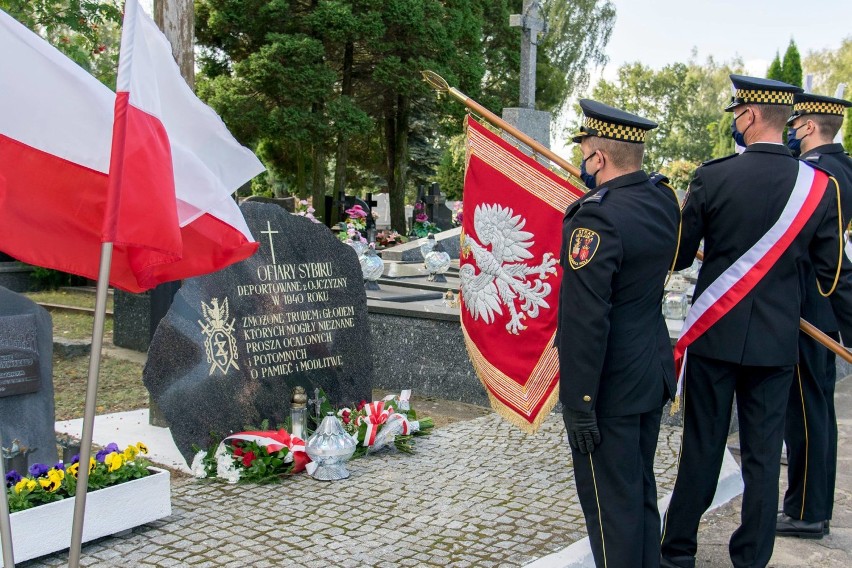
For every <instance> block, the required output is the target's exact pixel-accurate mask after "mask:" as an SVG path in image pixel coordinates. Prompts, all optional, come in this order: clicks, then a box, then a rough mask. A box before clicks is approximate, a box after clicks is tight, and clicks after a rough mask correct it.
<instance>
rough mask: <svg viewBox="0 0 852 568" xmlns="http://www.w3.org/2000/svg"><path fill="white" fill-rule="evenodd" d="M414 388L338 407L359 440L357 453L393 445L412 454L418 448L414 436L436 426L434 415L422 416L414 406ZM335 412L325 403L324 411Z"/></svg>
mask: <svg viewBox="0 0 852 568" xmlns="http://www.w3.org/2000/svg"><path fill="white" fill-rule="evenodd" d="M410 398H411V391H410V390H404V391H402V392H401V393H400V394H399V395H388V396H386V397H385V398H384V399H383V400H377V401H373V402H367V401H366V400H362V401H361V402H359V403H358V404H357V405H355V407H354V408H349V407H344V408H340V409H338V410H337V416H338V417H339V418H340V420H341V422H343V429H344V430H346V432H347V433H348V434H349V435H350V436H352V437H353V438H354V439H355V440H356V441H357V442H358V447H357V448H356V450H355V455H354V456H353V457H360V456H363V455H364V454H367V453H372V452H376V451H378V450H380V449H382V448H385V447H389V446H391V445H393V447H395V448H396V449H397V450H399V451H401V452H404V453H407V454H410V453H413V450H414V438H415V437H416V436H427V435H429V434H431V433H432V428H433V427H434V426H435V423H434V421H433V420H432V419H431V418H420V419H419V420H418V417H417V413H416V412H415V411H414V409H413V408H411V405H410V402H409V399H410ZM329 411H331V412H333V411H334V410H333V409H332V408H331V406H330V405H328V403H326V402H324V403H323V405H322V414H325V413H326V412H329Z"/></svg>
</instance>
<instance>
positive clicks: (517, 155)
mask: <svg viewBox="0 0 852 568" xmlns="http://www.w3.org/2000/svg"><path fill="white" fill-rule="evenodd" d="M466 129H467V156H466V158H467V164H466V172H465V181H464V206H463V212H464V213H463V217H462V254H461V259H460V270H459V275H460V278H461V286H460V287H461V290H460V292H461V301H462V308H461V321H462V330H463V331H464V339H465V345H466V346H467V350H468V353H469V354H470V359H471V362H472V363H473V367H474V369H475V370H476V374H477V376H478V377H479V380H480V381H482V384H483V385H484V386H485V389H486V391H487V392H488V397H489V399H490V400H491V406H492V408H493V409H494V410H495V412H497V413H498V414H500V415H501V416H502V417H503V418H505V419H506V420H508V421H509V422H511V423H512V424H514V425H516V426H517V427H518V428H520V429H521V430H523V431H525V432H534V431H535V430H536V429H538V427H539V426H540V425H541V422H542V421H543V420H544V419H545V418H546V417H547V414H548V413H549V412H550V410H551V409H552V408H553V406H554V405H555V404H556V401H557V399H558V387H559V358H558V353H557V350H556V347H555V346H554V339H555V335H556V321H557V308H558V304H559V283H560V281H561V279H562V269H561V268H560V266H559V251H560V247H561V245H562V218H563V216H564V214H565V210H566V208H567V207H568V206H569V205H570V204H571V203H573V202H574V201H576V200H577V198H578V197H580V196H582V195H583V192H582V191H581V190H580V189H578V188H577V187H575V186H573V185H572V184H571V183H570V182H569V181H567V180H565V179H563V178H562V177H560V176H558V175H556V174H555V173H553V172H551V171H550V170H548V169H547V168H546V167H544V166H543V165H542V164H540V163H539V162H537V161H536V160H535V159H533V158H531V157H529V156H527V155H526V154H524V153H523V152H521V151H520V150H518V149H516V148H514V147H513V146H512V145H511V144H509V143H508V142H506V141H505V140H503V139H502V138H500V136H499V135H497V134H494V133H492V132H491V131H489V130H488V129H487V128H485V127H484V126H482V125H480V124H479V123H477V122H476V121H475V120H471V119H469V120H467V123H466Z"/></svg>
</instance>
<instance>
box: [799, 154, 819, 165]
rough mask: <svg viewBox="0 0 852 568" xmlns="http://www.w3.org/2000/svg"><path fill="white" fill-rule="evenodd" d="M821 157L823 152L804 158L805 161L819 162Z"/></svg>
mask: <svg viewBox="0 0 852 568" xmlns="http://www.w3.org/2000/svg"><path fill="white" fill-rule="evenodd" d="M820 157H821V154H814V155H812V156H808V157H807V158H803V160H804V161H805V162H813V163H814V164H818V163H819V159H820Z"/></svg>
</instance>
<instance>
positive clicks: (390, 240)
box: [376, 229, 408, 248]
mask: <svg viewBox="0 0 852 568" xmlns="http://www.w3.org/2000/svg"><path fill="white" fill-rule="evenodd" d="M405 242H408V239H406V238H405V237H404V236H402V235H400V234H399V233H398V232H396V231H394V230H393V229H382V230H381V231H379V232H378V233H376V246H379V247H384V248H389V247H393V246H396V245H398V244H402V243H405Z"/></svg>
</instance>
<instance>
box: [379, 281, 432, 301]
mask: <svg viewBox="0 0 852 568" xmlns="http://www.w3.org/2000/svg"><path fill="white" fill-rule="evenodd" d="M442 297H443V294H442V293H441V292H437V291H434V290H432V291H430V290H422V289H419V288H412V287H400V286H393V285H389V284H384V283H383V284H382V285H381V288H380V289H379V290H367V299H368V300H381V301H384V302H422V301H423V300H440V299H441V298H442Z"/></svg>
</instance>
